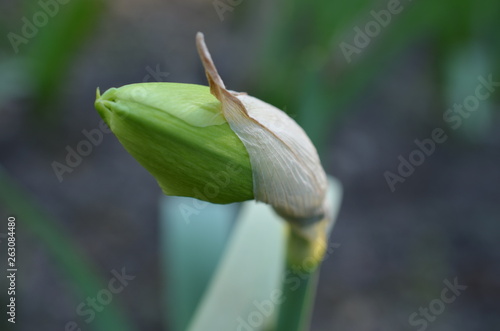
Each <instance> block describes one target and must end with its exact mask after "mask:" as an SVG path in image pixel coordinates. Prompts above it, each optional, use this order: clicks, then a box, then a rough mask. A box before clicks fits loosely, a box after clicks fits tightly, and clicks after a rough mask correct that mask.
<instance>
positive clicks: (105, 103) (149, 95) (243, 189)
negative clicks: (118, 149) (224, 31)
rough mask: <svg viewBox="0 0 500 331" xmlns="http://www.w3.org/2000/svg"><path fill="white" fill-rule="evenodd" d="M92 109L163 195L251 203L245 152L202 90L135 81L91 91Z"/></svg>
mask: <svg viewBox="0 0 500 331" xmlns="http://www.w3.org/2000/svg"><path fill="white" fill-rule="evenodd" d="M95 107H96V109H97V110H98V112H99V114H100V115H101V117H102V118H103V119H104V121H105V122H106V123H107V124H108V126H109V127H110V128H111V130H112V132H113V133H114V134H115V135H116V137H118V140H119V141H120V142H121V144H122V145H123V146H124V147H125V149H126V150H127V151H128V152H129V153H130V154H131V155H132V156H133V157H134V158H135V159H136V160H137V161H139V163H140V164H141V165H142V166H144V168H146V169H147V170H148V171H149V172H150V173H151V174H152V175H153V176H154V177H155V178H156V180H157V181H158V184H159V185H160V187H161V188H162V190H163V192H164V193H165V194H166V195H176V196H188V197H195V198H197V199H200V200H205V201H210V202H213V203H231V202H237V201H245V200H250V199H253V181H252V180H253V176H252V169H251V165H250V160H249V156H248V152H247V150H246V148H245V146H244V145H243V143H242V142H241V141H240V139H239V138H238V136H237V135H236V134H235V133H234V132H233V131H232V130H231V128H230V127H229V125H228V124H227V122H226V120H225V119H224V117H222V116H221V103H220V102H219V101H218V100H217V99H216V98H215V97H214V96H212V95H211V94H210V90H209V88H208V87H207V86H201V85H192V84H175V83H141V84H132V85H125V86H122V87H120V88H112V89H109V90H107V91H106V92H105V93H104V94H103V95H100V94H99V91H97V98H96V102H95Z"/></svg>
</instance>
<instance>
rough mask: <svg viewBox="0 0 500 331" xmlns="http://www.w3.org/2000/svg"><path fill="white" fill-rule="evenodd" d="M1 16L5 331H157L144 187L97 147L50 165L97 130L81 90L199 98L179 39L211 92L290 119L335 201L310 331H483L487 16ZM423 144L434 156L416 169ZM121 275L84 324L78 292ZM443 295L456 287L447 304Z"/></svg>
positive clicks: (493, 12) (492, 94)
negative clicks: (10, 313) (11, 276)
mask: <svg viewBox="0 0 500 331" xmlns="http://www.w3.org/2000/svg"><path fill="white" fill-rule="evenodd" d="M0 13H1V14H0V17H1V22H0V34H1V35H2V38H1V39H0V162H1V167H0V217H1V220H2V222H1V224H2V226H1V228H0V240H1V243H0V248H1V252H2V253H1V264H0V265H1V266H2V270H5V269H6V266H5V262H6V258H5V256H6V255H5V253H4V252H6V251H7V246H6V238H5V233H6V232H7V225H6V223H7V222H6V220H7V217H8V216H10V215H14V216H15V217H17V219H18V226H17V264H18V268H19V272H18V275H17V302H18V306H17V309H18V311H17V323H16V330H30V331H31V330H39V331H45V330H65V328H67V329H66V330H71V328H69V327H68V326H67V325H68V323H70V322H71V321H75V322H76V323H78V324H79V325H80V327H81V328H82V330H143V331H148V330H152V331H153V330H154V331H156V330H171V328H169V326H168V321H169V319H170V317H169V316H168V311H166V310H165V307H164V305H163V303H162V302H163V298H162V296H164V295H168V291H165V284H166V283H167V284H168V279H167V280H165V277H164V275H163V274H162V272H161V265H162V262H161V261H162V256H161V254H160V251H161V250H160V247H161V246H162V241H163V240H165V238H163V236H162V234H161V232H160V231H159V222H158V219H159V212H158V201H159V199H160V196H161V191H160V189H159V188H158V186H157V184H156V182H155V180H154V179H153V177H152V176H150V175H149V174H148V173H147V171H146V170H145V169H143V168H142V167H141V166H140V165H139V164H138V163H137V162H136V161H135V160H134V159H133V158H132V157H131V156H130V155H129V154H128V153H127V152H126V151H125V150H124V149H123V148H122V146H121V145H120V144H119V142H118V141H117V139H116V138H115V137H114V136H113V135H112V134H108V133H102V141H99V142H98V143H97V144H95V145H92V147H91V149H92V150H91V151H90V152H89V153H88V155H86V156H83V157H82V158H81V160H80V162H77V161H78V160H73V161H74V162H75V163H78V165H76V166H74V167H73V166H69V168H64V166H68V164H67V160H66V157H67V154H68V151H69V149H73V150H76V149H77V147H78V146H80V145H79V144H80V143H81V142H82V141H86V140H89V139H88V138H87V137H86V136H85V133H84V130H86V131H85V132H90V131H92V130H94V131H92V132H95V130H100V118H99V115H98V114H97V112H96V111H95V110H94V107H93V102H94V99H95V90H96V88H97V87H100V88H101V91H104V90H106V89H108V88H110V87H119V86H122V85H125V84H129V83H137V82H143V81H151V82H152V81H164V82H181V83H195V84H202V85H206V79H205V76H204V72H203V70H202V66H201V64H200V62H199V60H198V57H197V53H196V49H195V43H194V37H195V33H196V32H197V31H202V32H204V34H205V38H206V41H207V44H208V47H209V49H210V50H211V52H212V56H213V58H214V61H215V63H216V65H217V66H218V69H219V72H220V74H221V76H222V78H223V79H224V81H225V83H226V85H227V86H228V87H229V88H230V89H232V90H236V91H246V92H248V93H249V94H251V95H253V96H255V97H258V98H260V99H263V100H265V101H267V102H269V103H271V104H273V105H275V106H276V107H278V108H280V109H283V110H285V111H286V112H288V113H289V114H290V116H292V117H293V118H294V119H295V120H296V121H297V122H299V124H301V125H302V126H303V127H304V129H305V130H306V131H307V132H308V134H309V135H310V136H311V138H312V139H313V141H314V143H315V144H316V145H317V147H318V150H319V151H320V154H321V158H322V161H323V164H324V166H325V168H326V170H327V172H328V173H329V174H331V175H333V176H335V177H336V178H338V179H339V180H340V181H341V182H342V184H343V186H344V193H345V195H344V199H343V204H342V208H341V211H340V215H339V218H338V221H337V224H336V226H335V228H334V230H333V235H332V241H333V242H335V243H339V244H340V245H341V246H340V247H339V248H338V249H336V250H335V253H334V254H333V255H332V256H330V257H329V258H328V259H327V260H326V261H325V263H324V265H323V268H322V273H321V278H320V283H319V288H318V295H317V298H316V304H315V310H314V314H313V317H312V328H311V330H318V331H319V330H353V331H377V330H384V331H388V330H426V329H428V330H436V331H437V330H440V331H448V330H450V331H451V330H453V331H461V330H464V331H465V330H467V331H469V330H499V329H500V314H499V311H500V233H499V230H500V227H499V225H498V222H499V221H500V175H499V165H500V133H499V132H500V131H499V130H498V127H499V126H500V116H499V114H500V112H499V98H500V91H496V89H499V88H500V86H499V85H500V84H499V83H495V82H500V61H499V59H500V37H499V31H500V2H499V1H498V0H479V1H472V0H442V1H433V0H419V1H408V0H402V1H401V2H398V1H395V0H391V1H368V0H352V1H337V0H320V1H314V2H311V1H304V0H292V1H249V0H239V1H237V0H231V1H230V0H220V1H213V0H206V1H204V0H190V1H181V0H176V1H159V0H143V1H131V0H114V1H113V0H108V1H105V0H102V1H100V0H71V1H63V0H59V1H57V0H53V1H50V0H44V1H41V2H40V1H34V0H33V1H28V0H24V1H15V2H14V1H5V0H3V1H0ZM478 77H482V78H483V80H481V79H478ZM488 80H492V81H493V83H490V84H489V85H488V84H485V83H484V81H488ZM482 81H483V83H481V82H482ZM495 84H496V85H495ZM479 86H483V87H479ZM478 89H479V90H480V91H481V93H482V94H480V95H479V96H481V98H479V97H478V94H477V92H476V91H477V90H478ZM460 107H462V108H460ZM436 129H438V130H439V129H441V130H442V131H443V132H444V133H443V134H444V135H445V136H446V137H447V139H446V141H444V142H442V143H434V145H435V148H434V149H433V150H432V151H429V150H427V152H428V153H427V154H428V155H426V154H424V153H423V152H415V151H418V150H420V149H419V147H418V144H417V143H416V142H415V140H418V141H420V142H422V141H427V142H428V141H429V140H428V139H432V137H433V133H432V132H433V131H435V130H436ZM100 132H102V130H101V131H100ZM426 139H427V140H426ZM68 146H69V147H68ZM427 146H429V145H427ZM84 147H85V146H83V145H81V146H80V148H84ZM68 148H69V149H68ZM429 148H430V147H429ZM410 156H411V157H410ZM402 160H403V161H402ZM411 160H413V161H412V162H413V163H415V164H419V165H418V166H414V165H413V166H412V165H411V164H410V163H409V162H410V161H411ZM54 162H57V164H56V163H54ZM406 162H408V163H407V164H406ZM400 164H406V166H405V165H400ZM54 167H56V168H57V169H59V170H60V171H62V173H60V175H59V177H58V175H57V174H56V171H54ZM398 167H399V169H398ZM412 168H413V171H412V170H411V169H412ZM61 169H66V170H64V171H63V170H61ZM388 172H390V174H389V173H388ZM410 173H411V174H410ZM387 178H389V181H388V179H387ZM391 183H392V184H391ZM391 185H392V188H393V189H392V190H391ZM123 268H125V270H126V272H127V273H128V274H130V275H134V276H135V278H134V280H132V281H131V282H130V284H129V285H130V286H127V287H126V288H125V290H123V292H120V293H119V294H117V295H115V296H114V297H113V299H112V302H111V303H110V304H109V306H107V307H106V310H105V312H103V313H102V314H101V315H100V316H99V319H96V322H95V323H88V324H86V323H85V322H83V320H82V317H81V316H80V315H78V314H77V313H76V311H75V309H76V307H77V306H78V304H79V303H81V302H82V301H84V300H85V298H86V295H85V293H92V291H93V289H94V288H99V286H98V285H96V284H107V282H108V280H109V279H110V278H111V277H113V276H112V275H113V273H112V271H113V270H115V271H120V270H122V269H123ZM3 273H4V271H2V274H3ZM447 281H449V282H451V283H453V282H454V281H455V282H458V284H460V285H463V286H467V288H466V289H464V290H462V291H460V293H459V295H458V296H457V297H456V299H455V300H454V301H453V302H452V303H442V302H443V299H442V297H441V293H442V291H443V289H444V288H446V282H447ZM0 285H1V291H0V293H1V294H0V298H1V299H2V306H3V307H5V305H4V304H6V303H7V293H6V292H7V291H6V288H7V287H8V286H7V285H8V284H7V283H6V278H5V277H4V276H2V278H1V281H0ZM96 286H97V287H96ZM85 291H87V292H85ZM94 293H95V292H94ZM450 293H452V292H449V293H448V294H447V295H448V296H451V294H450ZM440 302H441V303H440ZM4 309H5V308H3V309H2V316H3V317H2V320H1V321H0V325H2V330H5V329H8V328H11V327H12V325H11V324H10V323H7V322H6V318H5V313H4V312H3V311H4ZM422 309H427V310H429V311H430V313H428V314H430V315H429V317H425V316H426V315H425V312H424V310H422ZM412 314H414V315H413V322H412V318H411V316H412ZM424 320H425V321H424ZM209 331H211V330H209Z"/></svg>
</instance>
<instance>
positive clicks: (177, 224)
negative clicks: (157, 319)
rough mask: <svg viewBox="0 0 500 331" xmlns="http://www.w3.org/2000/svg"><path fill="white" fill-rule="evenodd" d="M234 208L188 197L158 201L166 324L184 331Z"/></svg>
mask: <svg viewBox="0 0 500 331" xmlns="http://www.w3.org/2000/svg"><path fill="white" fill-rule="evenodd" d="M237 208H238V205H236V204H232V205H227V206H222V205H215V204H210V203H207V202H202V201H197V200H195V199H192V198H183V197H166V196H163V197H162V198H161V199H160V239H161V256H162V266H163V268H162V269H163V271H162V274H163V279H164V281H165V283H166V284H167V287H166V288H165V291H164V296H163V302H164V304H165V305H166V307H167V311H168V312H169V313H168V314H165V318H166V322H167V323H168V324H170V326H171V327H172V330H174V331H184V330H186V327H187V325H188V323H189V320H190V319H191V317H192V315H193V314H194V312H195V310H196V307H197V306H198V304H199V302H200V300H201V298H202V296H203V293H204V292H205V290H206V287H207V285H208V283H209V281H210V279H211V278H212V274H213V272H214V270H215V268H216V267H217V264H218V262H219V260H220V257H221V255H222V253H223V251H224V248H225V246H226V242H227V239H228V237H229V233H230V229H231V226H232V223H233V220H234V217H235V216H236V213H237Z"/></svg>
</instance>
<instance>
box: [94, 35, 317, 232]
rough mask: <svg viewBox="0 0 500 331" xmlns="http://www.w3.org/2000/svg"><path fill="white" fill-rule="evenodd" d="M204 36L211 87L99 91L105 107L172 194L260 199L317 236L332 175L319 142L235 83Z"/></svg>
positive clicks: (201, 46)
mask: <svg viewBox="0 0 500 331" xmlns="http://www.w3.org/2000/svg"><path fill="white" fill-rule="evenodd" d="M196 43H197V48H198V53H199V55H200V59H201V61H202V63H203V66H204V68H205V73H206V76H207V79H208V82H209V87H204V86H198V85H190V84H173V83H143V84H133V85H127V86H123V87H121V88H117V89H115V88H114V89H110V90H108V91H106V93H104V94H103V95H102V96H100V95H99V92H98V93H97V100H96V104H95V105H96V108H97V110H98V111H99V114H100V115H101V117H102V118H103V119H104V120H105V121H106V122H107V123H108V125H109V127H110V128H111V130H112V131H113V132H114V133H115V135H116V136H117V137H118V139H119V140H120V142H121V143H122V145H123V146H124V147H125V148H126V149H127V151H128V152H129V153H130V154H132V156H134V157H135V158H136V159H137V160H138V161H139V162H140V163H141V164H142V165H143V166H144V167H145V168H146V169H147V170H148V171H149V172H150V173H151V174H153V176H155V178H156V179H157V181H158V183H159V184H160V186H161V188H162V189H163V192H164V193H165V194H167V195H180V196H191V197H195V198H198V199H201V200H206V201H210V202H215V203H229V202H236V201H243V200H249V199H253V198H255V199H256V200H258V201H263V202H266V203H268V204H270V205H272V206H273V207H274V209H275V210H276V211H277V212H278V213H279V214H280V215H281V216H283V217H284V218H285V219H287V220H288V221H290V222H292V223H294V224H298V225H300V227H301V232H302V234H303V235H305V236H306V237H310V238H313V237H317V236H318V235H317V234H313V235H312V236H310V235H309V234H308V232H311V231H306V228H309V229H315V227H313V228H310V225H311V224H315V223H318V222H320V221H321V220H322V219H324V218H325V194H326V188H327V180H326V174H325V172H324V170H323V167H322V166H321V162H320V160H319V156H318V153H317V151H316V149H315V148H314V145H313V144H312V142H311V141H310V140H309V138H308V136H307V135H306V133H305V132H304V130H302V128H301V127H300V126H299V125H298V124H297V123H296V122H295V121H294V120H293V119H291V118H290V117H289V116H288V115H287V114H285V113H284V112H283V111H281V110H279V109H278V108H276V107H273V106H271V105H269V104H267V103H265V102H263V101H261V100H259V99H257V98H254V97H251V96H248V95H246V93H238V92H233V91H229V90H227V89H226V87H225V86H224V83H223V82H222V79H221V78H220V76H219V74H218V73H217V69H216V68H215V65H214V63H213V61H212V58H211V56H210V53H209V52H208V49H207V47H206V45H205V41H204V38H203V34H201V33H198V34H197V36H196ZM209 186H210V188H209Z"/></svg>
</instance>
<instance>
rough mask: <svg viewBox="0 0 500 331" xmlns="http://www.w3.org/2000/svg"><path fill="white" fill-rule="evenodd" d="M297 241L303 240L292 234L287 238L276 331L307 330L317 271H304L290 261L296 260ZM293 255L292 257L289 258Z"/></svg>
mask: <svg viewBox="0 0 500 331" xmlns="http://www.w3.org/2000/svg"><path fill="white" fill-rule="evenodd" d="M297 241H299V244H300V245H303V239H302V238H299V237H297V236H296V235H294V234H293V233H291V234H290V236H289V237H288V245H287V259H286V266H285V277H284V280H283V285H282V293H283V302H282V304H281V306H280V310H279V313H278V320H277V325H276V329H275V330H276V331H306V330H308V329H309V324H310V320H311V313H312V309H313V305H314V297H315V293H316V287H317V280H318V275H319V271H318V269H316V270H314V271H310V270H305V269H304V268H303V267H302V266H297V265H295V264H293V263H292V262H291V261H294V260H295V259H296V256H295V255H296V253H297V251H296V249H294V248H295V247H296V246H297ZM290 255H293V256H290Z"/></svg>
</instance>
